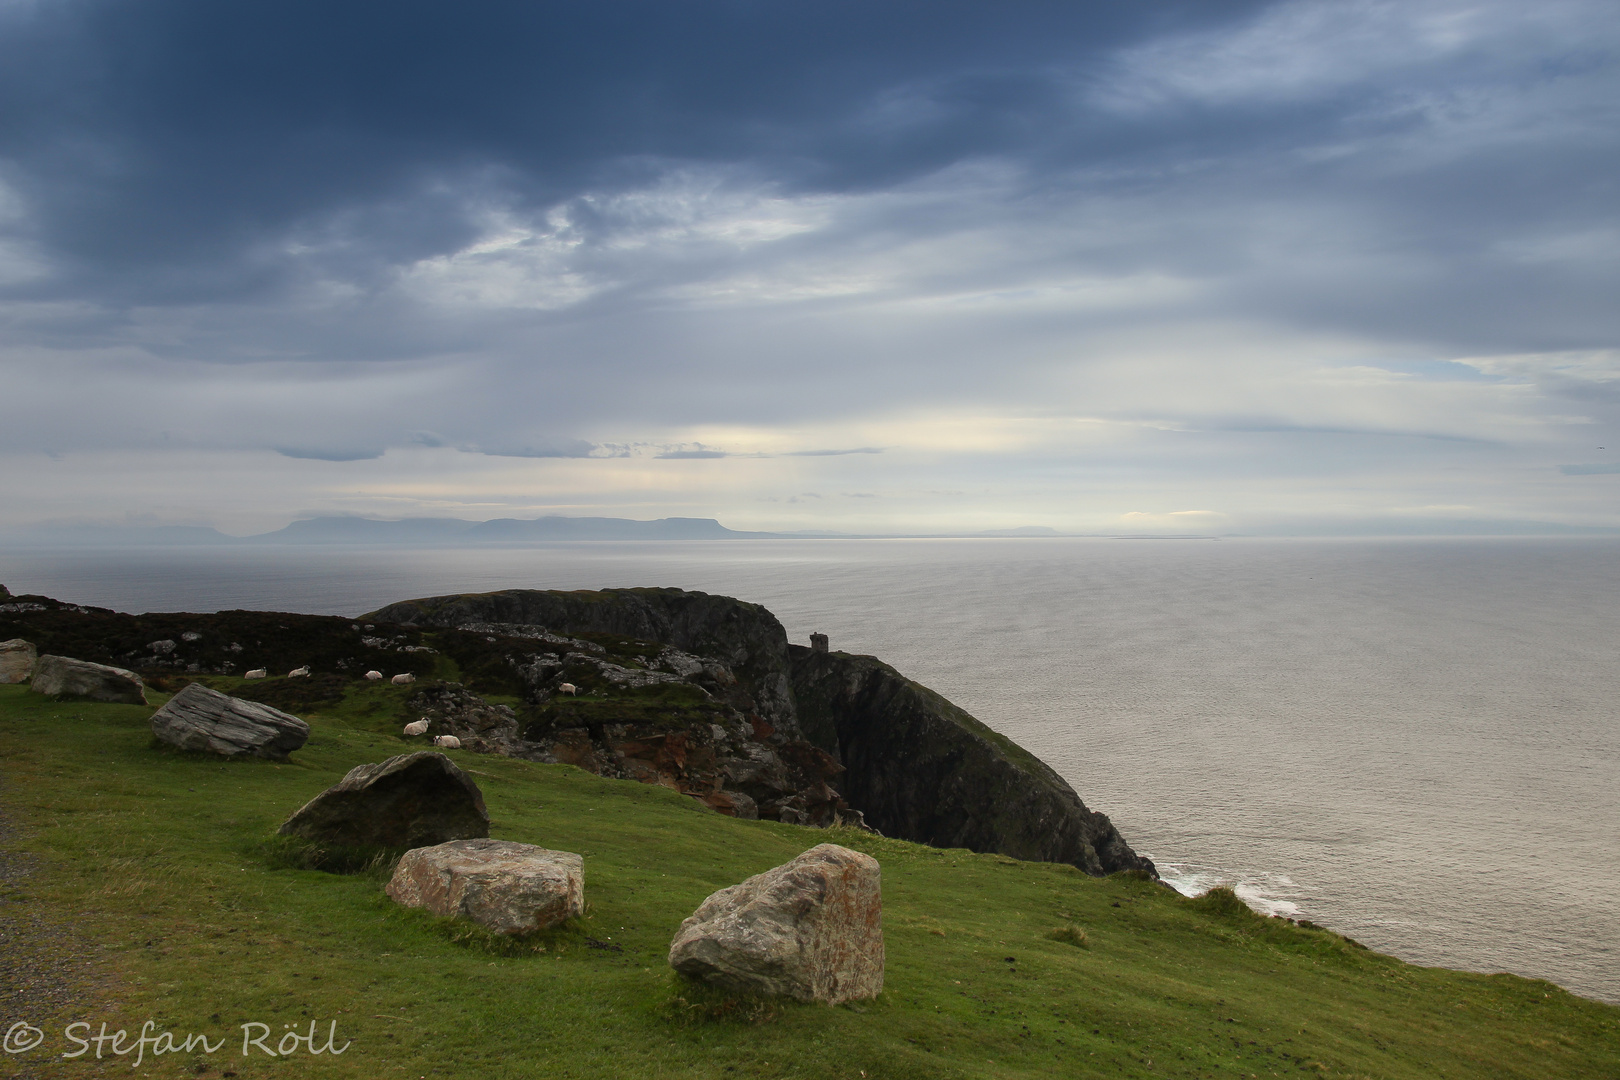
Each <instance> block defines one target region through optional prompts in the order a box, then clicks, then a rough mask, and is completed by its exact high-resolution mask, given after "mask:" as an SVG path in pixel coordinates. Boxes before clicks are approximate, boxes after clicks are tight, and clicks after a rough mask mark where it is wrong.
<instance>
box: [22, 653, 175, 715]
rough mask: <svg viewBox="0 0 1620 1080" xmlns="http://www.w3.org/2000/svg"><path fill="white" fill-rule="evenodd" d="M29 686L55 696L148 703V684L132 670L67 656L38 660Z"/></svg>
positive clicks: (127, 703)
mask: <svg viewBox="0 0 1620 1080" xmlns="http://www.w3.org/2000/svg"><path fill="white" fill-rule="evenodd" d="M29 689H31V690H33V691H34V693H36V694H49V695H51V696H52V697H58V696H66V697H87V698H90V699H91V700H93V701H106V702H110V703H112V704H116V705H145V704H146V684H145V683H143V682H141V677H140V676H139V675H137V674H135V673H134V672H133V671H126V670H124V669H123V668H119V667H111V666H109V665H107V664H92V663H90V662H89V661H88V660H72V659H69V658H68V657H66V656H51V655H49V654H46V655H45V656H41V657H40V658H39V659H38V660H37V661H35V663H34V678H33V681H32V682H31V683H30V684H29Z"/></svg>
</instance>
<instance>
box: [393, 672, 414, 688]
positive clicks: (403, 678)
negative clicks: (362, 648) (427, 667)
mask: <svg viewBox="0 0 1620 1080" xmlns="http://www.w3.org/2000/svg"><path fill="white" fill-rule="evenodd" d="M388 681H389V682H391V683H393V684H394V685H395V686H409V685H411V683H413V682H415V681H416V676H415V675H412V674H411V673H410V672H408V671H407V672H406V673H405V674H403V675H395V676H394V677H393V678H392V679H390V680H388Z"/></svg>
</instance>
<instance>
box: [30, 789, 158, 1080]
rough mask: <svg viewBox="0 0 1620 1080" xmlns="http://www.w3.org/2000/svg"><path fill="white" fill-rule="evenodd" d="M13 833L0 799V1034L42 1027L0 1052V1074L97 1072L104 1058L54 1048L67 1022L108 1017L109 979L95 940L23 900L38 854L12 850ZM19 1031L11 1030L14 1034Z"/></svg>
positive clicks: (112, 985) (112, 1006)
mask: <svg viewBox="0 0 1620 1080" xmlns="http://www.w3.org/2000/svg"><path fill="white" fill-rule="evenodd" d="M18 838H19V833H18V830H17V829H16V827H15V826H14V825H13V824H12V822H11V821H10V820H9V819H8V818H7V817H6V812H5V806H4V803H3V802H0V1036H4V1035H5V1034H6V1033H7V1032H8V1031H10V1030H11V1029H12V1026H13V1025H14V1024H16V1023H18V1022H19V1021H26V1022H27V1023H28V1024H29V1025H31V1026H32V1027H35V1028H38V1029H40V1030H41V1031H43V1032H44V1033H45V1041H44V1042H43V1043H42V1044H41V1045H40V1046H39V1047H38V1048H37V1049H34V1050H31V1051H28V1052H26V1053H20V1054H12V1053H9V1052H0V1076H8V1077H17V1078H18V1080H33V1078H35V1077H47V1076H50V1077H59V1076H66V1075H75V1076H95V1075H100V1074H101V1073H102V1071H103V1070H104V1069H105V1067H106V1064H107V1063H105V1062H103V1063H100V1065H101V1067H100V1068H98V1063H97V1062H94V1061H86V1060H84V1059H83V1058H80V1059H78V1060H75V1061H62V1060H61V1059H60V1058H58V1057H57V1056H56V1055H58V1054H60V1053H61V1052H62V1050H63V1049H64V1048H70V1047H71V1046H72V1044H70V1043H68V1042H67V1041H66V1040H65V1039H64V1038H63V1037H62V1029H63V1028H64V1027H66V1026H67V1025H68V1024H70V1023H73V1022H74V1021H76V1020H85V1021H90V1020H94V1019H97V1018H103V1017H104V1018H106V1019H108V1020H112V1019H115V1018H116V1012H117V1003H116V1002H114V1001H112V1000H111V994H112V993H113V992H114V991H115V990H116V989H117V982H116V979H115V978H114V975H113V972H112V969H111V967H110V965H109V964H108V961H107V958H106V956H105V953H104V952H103V950H102V948H101V947H100V946H99V945H97V944H96V943H94V942H92V941H89V940H87V939H86V938H85V937H83V936H82V935H80V934H78V933H77V932H76V931H75V929H74V927H73V926H72V924H71V921H70V920H69V919H67V918H64V917H62V916H55V917H52V916H51V915H48V914H46V913H43V912H41V911H40V910H39V908H38V907H37V905H35V904H33V903H32V902H31V900H30V895H29V886H30V884H31V883H32V879H33V878H34V877H35V875H36V874H37V873H38V871H39V865H38V860H36V859H34V858H33V857H31V856H29V855H27V854H25V853H23V852H20V851H18V850H17V841H18ZM26 1034H27V1033H26V1032H21V1031H19V1032H17V1034H16V1037H17V1038H22V1037H25V1036H26ZM8 1049H9V1048H8ZM125 1071H126V1072H127V1071H128V1069H127V1067H126V1069H125Z"/></svg>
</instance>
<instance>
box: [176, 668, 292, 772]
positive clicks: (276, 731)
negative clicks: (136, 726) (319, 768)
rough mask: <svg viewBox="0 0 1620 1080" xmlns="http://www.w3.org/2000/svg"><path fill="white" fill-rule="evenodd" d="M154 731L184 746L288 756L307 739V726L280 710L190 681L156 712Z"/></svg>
mask: <svg viewBox="0 0 1620 1080" xmlns="http://www.w3.org/2000/svg"><path fill="white" fill-rule="evenodd" d="M152 734H153V735H156V736H157V737H158V738H159V739H161V740H162V741H163V742H166V743H168V744H169V745H171V746H177V747H179V748H180V749H182V750H204V751H207V752H208V753H212V754H222V755H224V756H225V757H260V758H268V759H269V760H271V761H286V760H287V755H288V754H290V753H292V751H294V750H297V749H298V748H299V747H301V746H303V745H304V743H305V742H307V741H308V740H309V725H308V724H306V723H304V721H302V720H300V719H299V718H298V717H296V716H293V715H292V714H290V713H284V712H282V711H281V710H280V709H273V708H271V707H270V706H268V705H264V704H261V703H260V702H257V701H244V700H242V699H241V698H234V697H231V696H230V695H229V694H221V693H220V692H219V691H217V690H210V689H208V687H206V686H204V685H203V684H202V683H192V684H191V685H190V686H187V687H186V688H185V689H183V690H181V691H180V692H179V693H178V694H176V695H174V697H172V698H170V699H169V703H168V704H167V705H165V706H163V707H162V708H161V709H159V710H158V711H157V712H155V713H153V714H152Z"/></svg>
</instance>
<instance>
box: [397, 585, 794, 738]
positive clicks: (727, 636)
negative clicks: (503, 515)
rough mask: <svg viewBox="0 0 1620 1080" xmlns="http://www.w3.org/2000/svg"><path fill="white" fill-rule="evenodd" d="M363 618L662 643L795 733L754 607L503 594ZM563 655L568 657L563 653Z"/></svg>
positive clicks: (762, 615) (767, 618)
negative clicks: (737, 686) (726, 678)
mask: <svg viewBox="0 0 1620 1080" xmlns="http://www.w3.org/2000/svg"><path fill="white" fill-rule="evenodd" d="M365 618H367V619H370V620H373V621H375V622H391V623H401V624H405V625H410V626H439V627H458V628H467V627H475V626H477V627H484V626H490V625H492V624H501V625H503V626H504V627H505V628H506V629H507V631H508V632H509V633H510V632H511V631H512V630H513V629H514V628H529V629H532V630H537V631H542V632H547V633H553V634H564V635H566V634H578V633H599V634H617V635H620V636H622V637H628V638H636V639H638V640H640V641H649V642H662V643H664V644H666V645H673V646H674V647H675V648H676V649H679V650H683V651H685V652H687V653H692V654H696V655H698V656H702V657H707V658H709V659H711V660H716V661H719V662H720V663H721V664H723V665H725V666H726V667H727V668H728V669H730V671H731V672H732V673H734V674H735V676H736V678H737V679H738V681H739V682H740V683H741V684H742V686H743V688H744V689H745V690H746V691H747V692H748V694H749V696H750V697H751V698H752V699H753V705H754V708H755V710H756V711H757V712H758V713H759V715H760V716H761V717H763V718H764V719H765V720H766V722H768V723H769V724H770V725H771V726H772V727H773V728H775V729H776V730H777V731H780V732H782V733H784V734H785V735H789V736H799V735H806V737H809V738H810V739H811V741H812V742H816V741H819V740H817V739H815V738H814V736H812V735H808V734H807V733H803V732H801V731H800V728H799V724H798V721H797V718H796V715H795V711H794V707H793V689H792V684H791V679H790V674H789V667H788V661H787V634H786V633H785V632H784V631H783V629H782V624H781V623H779V622H777V621H776V617H775V616H774V615H772V614H771V613H770V612H769V611H766V610H765V609H764V608H763V607H760V606H759V605H758V604H749V603H744V602H743V601H741V600H734V599H732V598H731V597H728V596H711V595H709V594H708V593H701V592H687V591H685V590H682V589H603V590H601V591H599V592H589V591H583V590H582V591H578V592H551V591H543V590H538V589H509V590H506V591H504V592H492V593H477V594H465V595H460V596H434V597H428V598H426V599H422V600H406V601H403V602H401V603H397V604H389V605H388V606H387V607H385V608H380V609H378V610H377V611H374V612H372V613H371V614H370V615H367V616H365ZM564 651H566V650H564Z"/></svg>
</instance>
